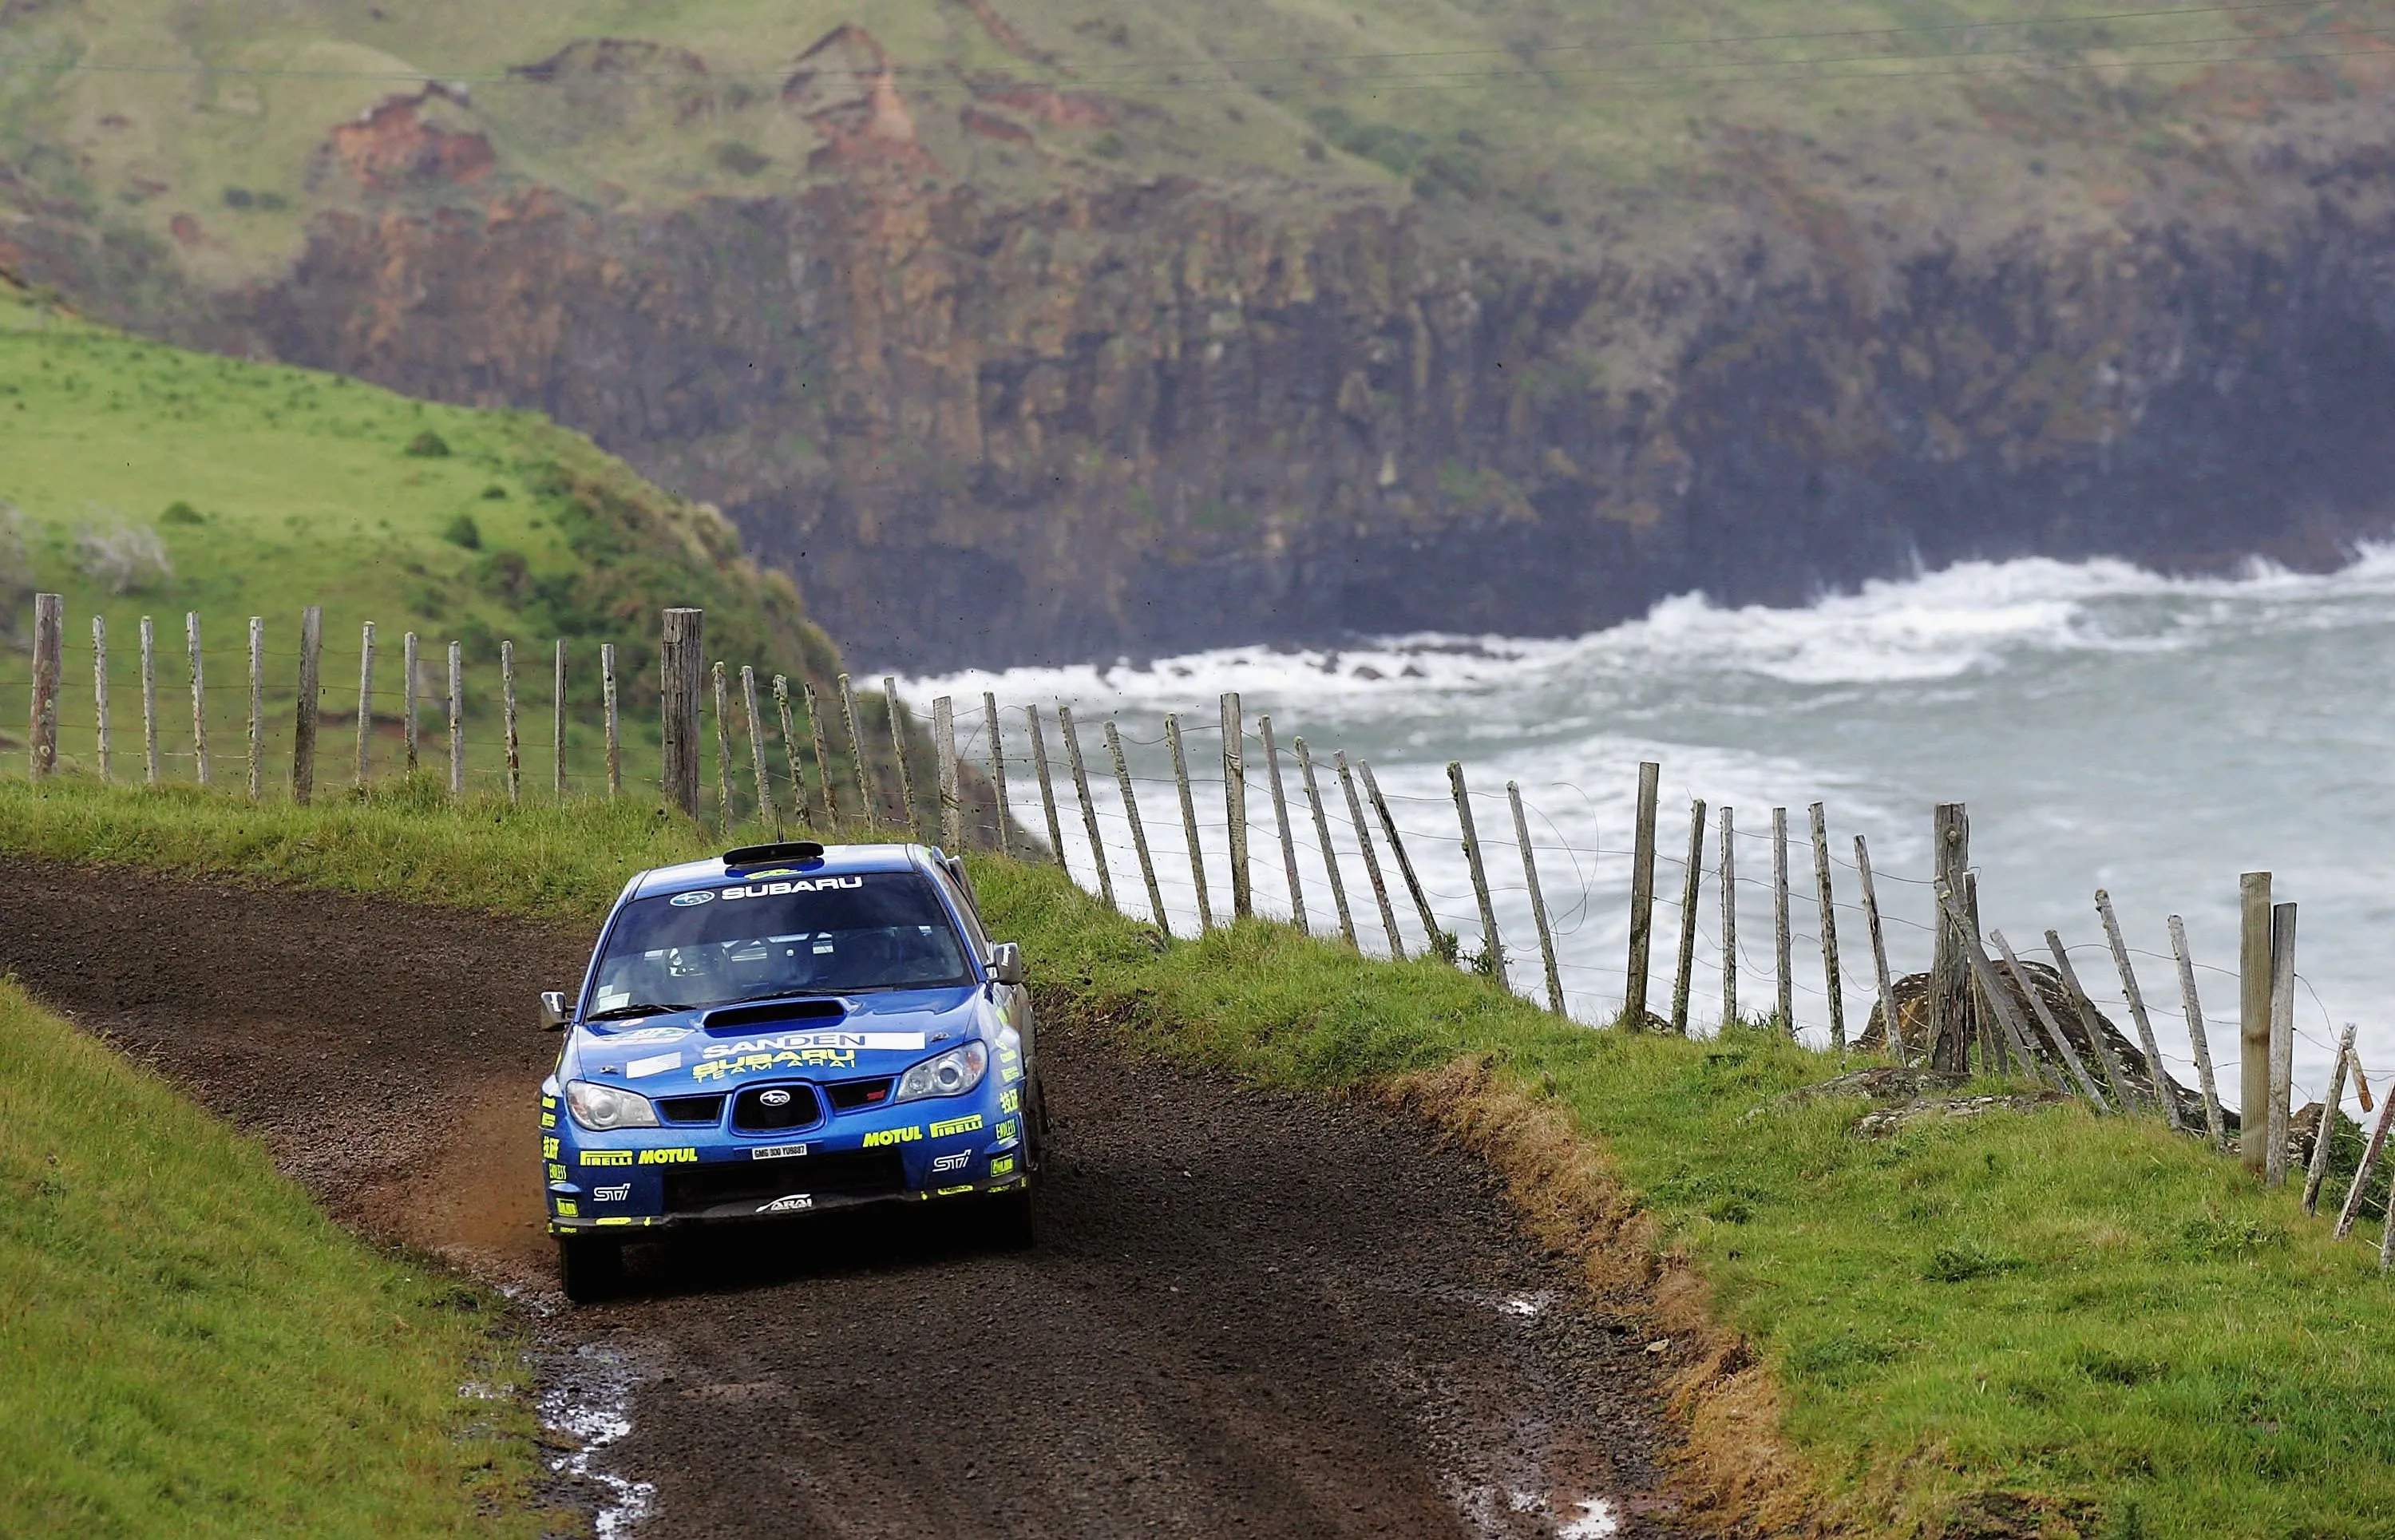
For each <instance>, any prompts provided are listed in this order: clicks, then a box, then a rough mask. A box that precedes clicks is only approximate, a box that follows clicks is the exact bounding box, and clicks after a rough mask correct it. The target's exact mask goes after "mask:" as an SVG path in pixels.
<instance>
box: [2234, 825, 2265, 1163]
mask: <svg viewBox="0 0 2395 1540" xmlns="http://www.w3.org/2000/svg"><path fill="white" fill-rule="evenodd" d="M2237 896H2238V902H2239V905H2240V907H2241V909H2242V911H2243V913H2242V919H2243V925H2242V927H2241V931H2240V936H2239V942H2240V945H2239V948H2238V957H2237V982H2238V997H2237V1038H2238V1047H2239V1062H2238V1071H2239V1073H2238V1107H2237V1118H2238V1122H2237V1158H2238V1160H2239V1161H2240V1162H2242V1163H2243V1165H2244V1167H2245V1169H2246V1170H2248V1171H2250V1172H2252V1173H2253V1174H2254V1175H2256V1176H2260V1175H2263V1174H2264V1172H2265V1171H2266V1169H2267V1168H2268V1166H2269V1150H2270V874H2269V872H2267V871H2248V872H2245V873H2243V874H2242V875H2241V876H2240V877H2239V878H2238V879H2237Z"/></svg>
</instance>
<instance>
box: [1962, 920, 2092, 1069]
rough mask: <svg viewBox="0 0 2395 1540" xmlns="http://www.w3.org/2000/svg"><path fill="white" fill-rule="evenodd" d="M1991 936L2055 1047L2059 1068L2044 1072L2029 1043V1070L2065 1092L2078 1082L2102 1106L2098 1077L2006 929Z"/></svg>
mask: <svg viewBox="0 0 2395 1540" xmlns="http://www.w3.org/2000/svg"><path fill="white" fill-rule="evenodd" d="M1988 939H1989V940H1991V941H1992V942H1994V943H1995V944H1996V949H1997V950H1998V951H1999V952H2002V953H2003V954H2004V959H2005V967H2006V968H2007V969H2008V970H2010V971H2011V973H2012V976H2013V982H2014V983H2015V984H2017V985H2018V986H2019V987H2020V992H2021V998H2022V999H2024V1000H2026V1001H2028V1002H2029V1008H2030V1011H2031V1014H2032V1015H2033V1016H2036V1017H2037V1024H2038V1027H2039V1028H2040V1029H2042V1030H2043V1031H2044V1033H2045V1041H2046V1044H2047V1046H2049V1047H2051V1048H2052V1049H2053V1050H2054V1057H2055V1062H2056V1066H2057V1068H2056V1069H2055V1071H2054V1073H2053V1074H2052V1075H2051V1076H2049V1075H2047V1074H2046V1073H2045V1071H2044V1066H2043V1065H2042V1064H2040V1063H2039V1062H2038V1056H2037V1052H2036V1047H2035V1045H2034V1044H2030V1045H2028V1047H2027V1050H2026V1051H2027V1053H2028V1056H2029V1070H2030V1073H2031V1074H2032V1075H2035V1076H2036V1077H2037V1078H2038V1079H2039V1080H2040V1081H2045V1080H2049V1079H2050V1080H2052V1081H2053V1082H2054V1083H2056V1084H2058V1085H2059V1086H2060V1087H2061V1088H2062V1089H2063V1090H2064V1091H2065V1092H2066V1093H2067V1092H2069V1091H2070V1089H2071V1085H2072V1083H2073V1082H2076V1083H2077V1084H2078V1086H2079V1089H2080V1091H2081V1093H2082V1094H2083V1095H2085V1096H2086V1098H2087V1099H2088V1101H2089V1102H2090V1103H2092V1104H2094V1106H2095V1107H2096V1108H2097V1109H2099V1110H2101V1109H2103V1107H2104V1097H2103V1095H2101V1094H2100V1093H2098V1092H2097V1089H2096V1081H2095V1077H2093V1076H2092V1075H2090V1074H2088V1073H2087V1066H2086V1065H2085V1064H2084V1063H2083V1062H2082V1061H2081V1059H2080V1057H2079V1055H2078V1053H2077V1051H2076V1050H2074V1049H2073V1048H2072V1047H2071V1037H2070V1034H2068V1033H2067V1032H2065V1031H2064V1030H2063V1028H2062V1023H2061V1022H2059V1021H2057V1020H2056V1019H2055V1018H2054V1013H2053V1012H2052V1011H2051V1010H2048V1009H2047V1008H2046V1003H2045V996H2044V995H2043V994H2041V993H2039V992H2038V989H2037V981H2036V980H2035V979H2033V978H2031V976H2030V973H2029V970H2028V969H2027V968H2024V967H2022V966H2021V960H2020V959H2019V958H2018V957H2016V956H2015V955H2013V944H2012V943H2011V942H2009V941H2007V940H2005V933H2004V932H2002V931H2000V930H1991V931H1990V932H1989V933H1988ZM2064 1069H2069V1070H2070V1072H2071V1075H2070V1079H2068V1080H2066V1079H2064V1078H2063V1073H2062V1072H2063V1070H2064Z"/></svg>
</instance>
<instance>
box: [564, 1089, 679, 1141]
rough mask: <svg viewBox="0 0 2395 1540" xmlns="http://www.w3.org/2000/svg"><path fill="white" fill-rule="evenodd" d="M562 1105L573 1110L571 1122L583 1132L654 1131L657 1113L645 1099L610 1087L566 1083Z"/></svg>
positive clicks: (647, 1099)
mask: <svg viewBox="0 0 2395 1540" xmlns="http://www.w3.org/2000/svg"><path fill="white" fill-rule="evenodd" d="M565 1105H566V1106H568V1107H570V1108H572V1109H574V1121H575V1122H578V1123H580V1124H581V1125H582V1126H583V1127H585V1128H595V1129H601V1130H605V1129H610V1128H655V1127H656V1126H657V1109H655V1108H654V1107H652V1106H650V1105H649V1098H648V1097H646V1096H641V1095H633V1094H632V1093H631V1092H629V1091H618V1090H616V1089H615V1087H614V1086H612V1085H600V1084H597V1083H595V1082H590V1081H568V1082H566V1083H565Z"/></svg>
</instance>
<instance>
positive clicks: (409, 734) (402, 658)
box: [399, 631, 417, 776]
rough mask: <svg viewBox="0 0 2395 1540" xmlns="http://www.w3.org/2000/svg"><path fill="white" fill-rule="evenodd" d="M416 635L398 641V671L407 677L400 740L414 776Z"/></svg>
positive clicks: (403, 687)
mask: <svg viewBox="0 0 2395 1540" xmlns="http://www.w3.org/2000/svg"><path fill="white" fill-rule="evenodd" d="M416 650H417V641H416V633H415V632H414V631H409V632H408V633H407V634H406V635H404V636H403V637H401V638H400V641H399V670H400V672H402V673H403V674H405V675H406V676H407V678H406V680H405V682H404V684H402V686H401V690H402V694H401V697H400V699H401V706H400V710H401V711H402V713H403V715H402V716H401V718H400V729H399V731H400V739H401V741H402V742H403V743H404V744H405V745H406V755H407V774H409V775H411V776H413V775H415V774H416V733H417V727H416V670H417V657H416Z"/></svg>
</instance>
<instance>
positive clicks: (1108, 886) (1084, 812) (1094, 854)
mask: <svg viewBox="0 0 2395 1540" xmlns="http://www.w3.org/2000/svg"><path fill="white" fill-rule="evenodd" d="M1056 720H1057V722H1058V723H1059V724H1062V725H1063V727H1064V729H1065V764H1066V765H1067V766H1068V767H1069V768H1070V769H1071V770H1072V772H1073V790H1075V791H1077V792H1078V793H1079V794H1080V798H1081V826H1082V828H1083V829H1084V830H1087V831H1088V833H1089V836H1090V859H1091V860H1092V861H1093V862H1095V863H1096V864H1097V869H1098V896H1099V897H1101V898H1103V899H1105V902H1106V908H1108V909H1113V910H1114V911H1115V912H1116V913H1118V914H1119V913H1121V912H1122V906H1121V905H1120V904H1118V903H1116V902H1115V879H1114V873H1113V872H1112V871H1110V870H1107V867H1106V846H1105V841H1103V840H1101V839H1100V838H1099V837H1098V804H1097V803H1094V802H1092V801H1091V800H1090V772H1089V768H1088V767H1087V766H1086V765H1084V764H1083V763H1081V735H1080V734H1079V733H1078V732H1076V731H1074V729H1073V708H1071V707H1070V706H1059V707H1057V708H1056ZM1064 854H1065V852H1064V848H1063V847H1062V846H1061V845H1060V846H1059V847H1058V848H1057V851H1056V855H1057V858H1058V859H1060V860H1061V859H1063V857H1064Z"/></svg>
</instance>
